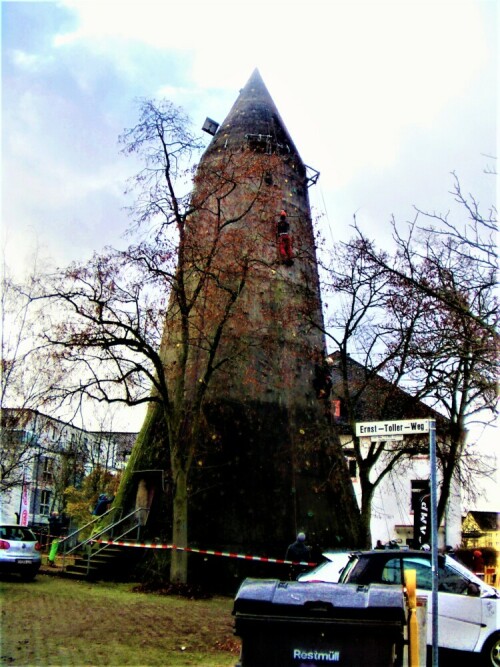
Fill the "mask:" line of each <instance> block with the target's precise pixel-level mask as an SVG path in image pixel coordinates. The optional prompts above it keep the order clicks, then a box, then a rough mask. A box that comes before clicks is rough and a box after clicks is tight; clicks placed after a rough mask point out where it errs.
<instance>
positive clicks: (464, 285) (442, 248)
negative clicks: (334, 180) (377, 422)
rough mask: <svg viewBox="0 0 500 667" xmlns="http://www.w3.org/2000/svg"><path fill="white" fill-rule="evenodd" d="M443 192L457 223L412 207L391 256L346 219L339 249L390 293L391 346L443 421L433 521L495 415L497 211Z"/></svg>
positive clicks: (417, 393)
mask: <svg viewBox="0 0 500 667" xmlns="http://www.w3.org/2000/svg"><path fill="white" fill-rule="evenodd" d="M452 195H453V197H454V199H455V201H456V202H457V203H458V204H459V211H462V212H463V213H464V218H465V220H464V221H463V222H455V221H453V220H452V219H451V218H450V215H449V214H446V215H441V214H437V213H428V212H423V211H421V210H417V214H416V217H415V219H414V220H413V221H412V222H411V223H409V224H408V226H407V233H406V235H404V234H403V233H402V232H401V231H400V229H399V227H398V225H397V224H396V222H395V221H394V220H393V221H392V226H393V238H394V242H395V252H394V254H393V255H390V254H389V253H388V252H386V251H380V250H377V249H376V247H375V244H374V243H373V242H372V241H371V240H369V239H368V238H367V237H366V236H365V235H364V234H363V233H362V231H361V229H360V228H359V226H358V225H357V223H356V222H355V225H354V226H355V229H356V231H357V234H358V238H357V239H356V240H354V241H352V242H351V243H350V244H349V246H348V247H349V252H351V253H353V252H355V253H358V254H359V253H361V255H362V257H363V261H364V262H367V263H368V264H369V265H370V266H371V270H372V271H374V272H375V271H379V272H380V275H381V278H380V279H381V280H383V281H386V285H387V286H388V288H389V293H390V295H391V298H390V302H388V303H389V304H390V317H389V321H390V322H392V323H393V322H397V323H398V328H400V331H401V332H402V333H404V338H405V340H406V344H405V345H404V346H403V347H402V348H399V347H398V344H397V343H396V345H394V344H393V345H392V347H391V350H392V352H394V363H396V364H397V367H398V368H399V369H400V371H401V373H402V374H403V375H402V377H404V379H405V384H406V386H407V387H408V388H409V390H410V392H411V393H412V395H413V396H414V397H415V398H417V399H420V400H425V401H426V402H427V403H428V404H429V405H430V406H432V407H434V408H435V409H436V410H437V411H438V412H439V413H441V414H443V415H444V416H446V418H447V421H446V424H447V427H446V433H445V434H444V435H445V436H446V437H445V438H443V443H442V445H441V446H440V447H439V450H438V451H439V459H440V464H441V468H442V486H441V492H440V498H439V506H438V514H439V518H440V519H441V518H442V517H443V515H444V512H445V507H446V504H447V502H448V498H449V492H450V487H451V484H452V480H453V478H454V476H456V475H461V476H462V478H463V479H466V478H468V477H469V473H470V468H469V470H467V465H472V466H475V463H476V462H477V459H476V457H474V456H469V455H468V452H467V444H466V433H467V426H468V424H471V423H473V422H474V421H477V420H480V421H481V422H482V423H488V422H489V421H490V420H491V419H492V418H493V417H494V415H495V395H496V390H495V387H496V377H497V376H498V361H497V355H496V349H497V346H498V330H497V327H498V300H497V297H496V293H495V289H496V268H497V264H496V244H495V233H496V231H497V220H496V210H495V208H494V207H491V208H490V209H489V211H488V212H487V213H486V214H482V213H481V210H480V207H479V204H478V202H477V201H476V200H475V198H474V197H473V196H472V195H468V196H465V195H464V194H463V192H462V189H461V187H460V183H459V181H458V179H457V177H456V176H455V175H454V187H453V191H452ZM417 310H418V317H417V318H415V313H416V311H417ZM388 314H389V313H388ZM397 340H402V339H401V338H400V337H399V336H396V341H397ZM384 375H385V376H386V377H387V378H388V379H391V377H390V376H388V375H387V374H385V373H384ZM483 472H486V471H485V469H484V467H483Z"/></svg>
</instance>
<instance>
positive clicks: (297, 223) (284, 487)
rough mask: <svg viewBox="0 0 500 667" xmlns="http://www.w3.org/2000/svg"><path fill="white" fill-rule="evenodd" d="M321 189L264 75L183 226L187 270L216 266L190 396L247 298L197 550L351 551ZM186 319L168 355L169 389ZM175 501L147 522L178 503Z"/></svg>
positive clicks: (220, 363)
mask: <svg viewBox="0 0 500 667" xmlns="http://www.w3.org/2000/svg"><path fill="white" fill-rule="evenodd" d="M316 177H317V173H316V172H314V171H309V170H308V168H307V167H306V165H304V163H303V161H302V159H301V157H300V155H299V153H298V151H297V148H296V147H295V145H294V143H293V141H292V139H291V137H290V135H289V133H288V131H287V129H286V127H285V125H284V123H283V121H282V119H281V117H280V115H279V113H278V110H277V108H276V106H275V104H274V102H273V100H272V98H271V96H270V94H269V92H268V90H267V88H266V86H265V85H264V82H263V80H262V78H261V76H260V74H259V72H258V70H255V71H254V72H253V74H252V75H251V77H250V79H249V80H248V82H247V84H246V85H245V87H244V88H243V89H242V90H241V91H240V94H239V96H238V98H237V100H236V102H235V104H234V105H233V107H232V109H231V110H230V112H229V114H228V116H227V118H226V119H225V120H224V122H223V123H222V124H221V125H220V126H219V127H218V129H217V131H216V132H215V134H214V136H213V139H212V141H211V143H210V144H209V146H208V147H207V149H206V150H205V153H204V154H203V156H202V158H201V161H200V164H199V167H198V170H197V174H196V176H195V183H194V190H193V195H192V199H193V204H194V207H193V211H194V212H193V214H192V216H190V218H189V219H188V222H187V223H186V240H185V246H184V247H185V248H186V249H188V250H186V252H187V263H188V265H191V266H193V267H196V266H199V265H200V263H201V262H202V261H204V262H206V258H207V257H210V276H211V282H210V283H207V285H206V286H205V288H204V292H203V294H202V298H201V299H199V301H198V302H197V304H198V305H197V306H196V309H195V310H194V311H193V317H192V320H191V324H190V327H191V329H192V345H191V346H190V352H189V361H188V372H187V373H186V381H185V389H184V391H185V393H186V395H189V393H190V392H192V393H193V395H194V393H195V392H196V388H197V386H198V383H199V382H200V381H201V378H200V368H203V367H204V366H205V363H206V358H207V355H209V354H210V350H209V347H208V345H207V344H206V341H207V340H209V339H211V338H210V337H211V335H212V334H213V331H212V329H213V327H215V326H216V324H217V322H219V321H220V317H219V316H220V315H221V314H222V309H223V308H224V307H225V304H226V303H227V301H223V300H222V301H221V299H220V298H219V294H220V292H219V290H220V288H221V285H222V287H223V291H226V292H227V289H229V288H231V289H232V288H235V289H236V287H237V290H236V291H237V292H238V296H237V299H236V300H235V301H234V304H233V305H232V308H231V311H230V315H229V316H228V319H227V322H226V323H225V326H224V329H223V331H222V336H221V340H220V343H219V346H218V348H217V352H216V356H215V358H214V360H213V365H214V367H216V371H215V372H214V373H213V375H212V377H211V380H210V384H209V388H208V391H207V395H206V399H205V400H204V404H203V413H204V428H203V432H202V433H201V435H200V447H199V450H198V454H197V457H196V461H195V462H194V464H193V466H192V470H191V472H190V482H189V486H190V499H189V543H190V544H191V545H192V546H196V545H197V546H200V547H204V548H208V549H213V548H215V549H231V550H234V551H240V552H241V551H243V552H246V553H260V554H262V555H267V556H271V557H277V558H280V557H283V556H284V548H285V546H286V545H287V544H288V543H290V542H291V541H292V540H293V539H294V536H295V533H296V532H297V531H298V530H303V531H305V532H306V533H307V535H308V540H309V541H310V542H314V543H316V544H317V545H318V547H319V548H327V547H341V546H355V544H354V541H355V540H353V531H354V530H355V528H354V527H353V523H354V522H355V519H354V512H355V501H354V496H353V492H352V487H351V484H350V479H349V476H348V473H347V470H346V466H345V462H344V458H343V455H342V451H341V448H340V442H339V440H338V438H336V437H335V434H334V432H333V427H334V425H333V424H332V422H331V419H329V410H328V402H327V401H326V400H325V398H324V394H323V393H322V392H323V390H324V389H325V386H324V375H323V370H324V367H323V364H324V351H325V341H324V334H323V333H322V331H323V318H322V310H321V299H320V289H319V279H318V271H317V261H316V254H315V243H314V233H313V227H312V221H311V212H310V205H309V197H308V188H309V186H311V185H312V184H313V183H314V181H315V179H316ZM287 224H288V225H289V229H286V225H287ZM283 230H284V232H283ZM287 232H288V236H287ZM283 237H286V238H283ZM290 245H291V247H290ZM242 275H244V281H243V282H242V280H241V277H242ZM235 286H236V287H235ZM176 308H177V306H175V305H173V304H172V305H171V307H170V308H169V313H168V316H167V325H166V327H165V332H164V336H163V341H162V350H161V353H162V359H163V360H164V368H165V377H166V380H167V383H170V384H171V386H172V390H173V388H174V384H175V380H176V372H177V369H178V368H179V357H178V355H179V352H178V350H179V325H178V319H177V313H176ZM219 311H220V312H219ZM326 389H327V387H326ZM150 423H151V419H150V420H149V424H150ZM163 456H164V454H163ZM161 457H162V454H161V452H160V450H159V449H158V451H157V459H156V460H152V459H151V457H148V458H147V460H146V459H144V460H141V457H140V456H138V457H136V461H135V463H134V465H135V466H136V470H137V471H139V470H140V469H142V470H147V469H148V468H158V469H162V470H166V471H167V478H168V462H167V461H165V460H161ZM146 481H147V480H146ZM147 484H148V485H150V484H152V482H148V481H147ZM168 488H169V487H168V483H167V484H166V485H164V489H163V491H164V493H163V501H162V503H161V504H160V505H158V504H157V505H158V506H157V507H156V509H155V507H152V508H151V509H152V511H151V516H150V518H151V519H154V515H155V513H157V512H159V511H164V510H165V507H168V505H169V503H170V502H171V499H169V497H168V494H169V491H168ZM153 495H154V496H155V498H157V497H158V493H157V490H156V491H155V492H154V494H153ZM155 502H156V500H155ZM160 506H161V507H162V508H163V510H160V509H159V508H160Z"/></svg>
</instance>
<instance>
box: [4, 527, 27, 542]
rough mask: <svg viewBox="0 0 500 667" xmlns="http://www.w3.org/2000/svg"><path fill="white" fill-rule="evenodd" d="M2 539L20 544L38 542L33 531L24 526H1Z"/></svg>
mask: <svg viewBox="0 0 500 667" xmlns="http://www.w3.org/2000/svg"><path fill="white" fill-rule="evenodd" d="M0 539H3V540H12V541H18V542H36V539H35V536H34V535H33V533H32V532H31V530H30V529H29V528H25V527H24V526H0Z"/></svg>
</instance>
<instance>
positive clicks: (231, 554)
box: [92, 540, 317, 567]
mask: <svg viewBox="0 0 500 667" xmlns="http://www.w3.org/2000/svg"><path fill="white" fill-rule="evenodd" d="M92 542H97V543H99V544H112V545H116V546H119V547H140V548H141V549H172V550H174V551H189V552H191V553H197V554H203V555H205V556H223V557H225V558H239V559H241V560H254V561H259V562H261V563H278V564H279V565H307V566H308V567H314V566H315V565H317V563H309V562H307V561H296V560H283V559H281V558H268V557H267V556H250V555H249V554H237V553H234V552H232V551H211V550H210V549H195V548H194V547H178V546H177V545H176V544H158V543H156V542H150V543H146V542H144V543H142V542H120V541H115V540H92Z"/></svg>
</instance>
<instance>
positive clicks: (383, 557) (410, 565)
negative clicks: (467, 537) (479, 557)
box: [339, 550, 500, 667]
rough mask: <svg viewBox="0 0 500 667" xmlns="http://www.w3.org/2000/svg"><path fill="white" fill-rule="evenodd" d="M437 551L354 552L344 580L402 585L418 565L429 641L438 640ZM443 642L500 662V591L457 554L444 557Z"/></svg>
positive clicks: (440, 569)
mask: <svg viewBox="0 0 500 667" xmlns="http://www.w3.org/2000/svg"><path fill="white" fill-rule="evenodd" d="M431 561H432V556H431V553H429V552H424V551H402V550H401V551H391V550H384V551H369V552H359V553H352V554H351V556H350V558H349V561H348V563H347V565H346V566H345V568H344V569H343V571H342V573H341V575H340V577H339V582H340V583H356V584H362V585H365V584H371V583H383V584H396V585H401V584H402V583H403V581H404V572H405V570H416V573H417V595H421V596H425V597H426V598H427V645H428V646H431V645H432V599H431V590H432V570H431V567H432V562H431ZM438 646H439V647H440V648H444V649H450V650H454V651H464V652H465V651H466V652H469V653H476V654H481V664H483V665H491V666H493V667H499V666H500V592H499V591H498V590H496V589H495V588H493V587H492V586H488V585H487V584H485V583H484V582H483V581H482V580H481V579H480V578H479V577H477V576H476V575H475V574H474V573H473V572H471V571H470V570H469V569H468V568H466V567H465V565H463V564H462V563H460V562H459V561H457V560H455V559H454V558H453V557H451V556H441V555H439V556H438Z"/></svg>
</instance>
